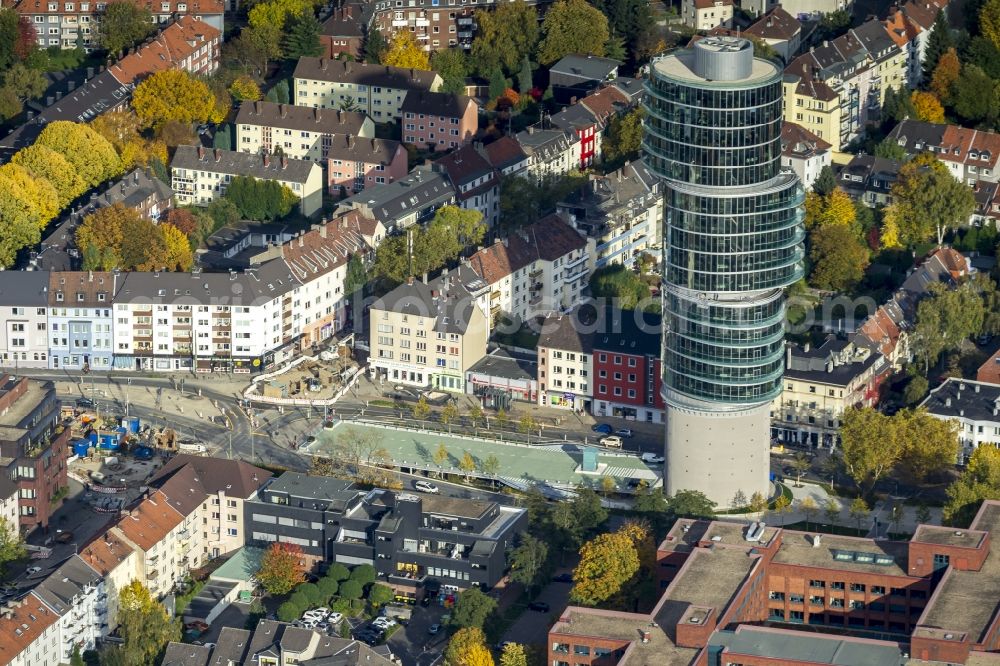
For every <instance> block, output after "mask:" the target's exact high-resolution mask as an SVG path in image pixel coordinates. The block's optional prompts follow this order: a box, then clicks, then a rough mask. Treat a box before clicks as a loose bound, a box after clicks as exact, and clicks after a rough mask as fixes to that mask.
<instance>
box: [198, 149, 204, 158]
mask: <svg viewBox="0 0 1000 666" xmlns="http://www.w3.org/2000/svg"><path fill="white" fill-rule="evenodd" d="M198 159H199V160H203V159H205V148H204V146H198Z"/></svg>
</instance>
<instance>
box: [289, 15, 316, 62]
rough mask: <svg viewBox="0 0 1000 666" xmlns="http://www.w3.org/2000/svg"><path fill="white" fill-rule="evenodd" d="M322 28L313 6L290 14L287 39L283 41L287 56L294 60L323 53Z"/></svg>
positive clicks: (314, 56)
mask: <svg viewBox="0 0 1000 666" xmlns="http://www.w3.org/2000/svg"><path fill="white" fill-rule="evenodd" d="M322 30H323V26H321V25H320V22H319V19H317V18H316V14H315V13H313V10H312V8H309V9H305V10H303V11H301V12H299V13H298V14H293V15H292V16H290V17H289V18H288V21H287V23H286V24H285V39H284V42H283V43H282V51H283V52H284V54H285V57H286V58H289V59H293V60H294V59H298V58H302V57H306V56H307V57H312V58H317V57H319V56H321V55H323V45H322V44H320V39H319V36H320V33H321V32H322Z"/></svg>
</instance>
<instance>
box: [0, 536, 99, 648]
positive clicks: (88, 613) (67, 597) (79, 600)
mask: <svg viewBox="0 0 1000 666" xmlns="http://www.w3.org/2000/svg"><path fill="white" fill-rule="evenodd" d="M32 594H33V595H34V596H36V597H38V598H39V599H41V600H42V603H44V604H45V605H46V606H47V607H48V608H49V609H51V610H53V611H54V612H55V613H56V615H58V616H59V619H58V621H57V624H56V626H57V627H58V639H57V643H56V644H57V646H58V658H57V659H56V661H55V662H53V663H62V664H69V663H71V661H70V660H71V659H72V656H73V650H74V648H79V650H80V652H81V653H83V652H85V651H87V650H95V649H97V643H98V641H99V640H100V639H101V638H103V637H104V636H106V635H107V633H108V631H107V630H108V624H107V609H106V607H105V606H103V605H102V604H101V602H100V601H99V600H100V598H101V597H102V596H103V597H106V596H107V594H108V589H107V586H106V585H105V584H104V578H103V576H101V574H99V573H98V572H97V571H95V570H94V569H93V568H91V566H90V565H89V564H87V563H86V561H84V560H83V559H82V558H81V557H80V556H79V555H72V556H70V557H69V559H67V560H65V561H63V562H62V564H60V565H59V566H57V567H56V568H55V569H54V570H53V571H52V572H51V573H50V574H49V575H48V576H47V577H46V578H45V580H43V581H42V582H41V583H39V584H38V585H37V586H36V587H35V588H34V589H33V590H32ZM0 631H2V630H0ZM0 636H2V633H0ZM2 640H3V639H2V638H0V641H2ZM36 663H47V662H36Z"/></svg>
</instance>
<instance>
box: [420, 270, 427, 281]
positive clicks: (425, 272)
mask: <svg viewBox="0 0 1000 666" xmlns="http://www.w3.org/2000/svg"><path fill="white" fill-rule="evenodd" d="M421 282H423V283H424V284H427V271H424V277H423V278H421Z"/></svg>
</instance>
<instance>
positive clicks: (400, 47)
mask: <svg viewBox="0 0 1000 666" xmlns="http://www.w3.org/2000/svg"><path fill="white" fill-rule="evenodd" d="M382 64H383V65H388V66H390V67H404V68H406V69H430V68H431V61H430V59H429V58H428V57H427V52H426V51H424V50H423V48H421V46H420V44H418V43H417V38H416V37H415V36H414V35H413V33H412V32H410V31H409V30H398V31H397V32H396V34H395V35H393V36H392V40H391V41H390V42H389V48H388V49H386V51H385V53H384V54H383V55H382Z"/></svg>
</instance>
